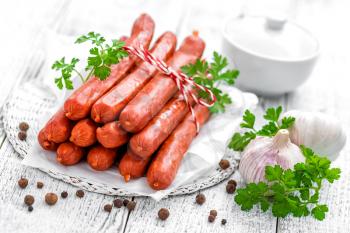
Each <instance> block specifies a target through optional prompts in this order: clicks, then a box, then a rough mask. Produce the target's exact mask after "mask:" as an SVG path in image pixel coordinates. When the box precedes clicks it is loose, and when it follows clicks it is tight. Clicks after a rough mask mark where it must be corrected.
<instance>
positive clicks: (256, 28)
mask: <svg viewBox="0 0 350 233" xmlns="http://www.w3.org/2000/svg"><path fill="white" fill-rule="evenodd" d="M319 51H320V48H319V43H318V41H317V39H316V38H315V37H313V36H312V35H311V33H309V32H308V31H307V30H305V29H304V28H302V27H301V26H299V25H297V24H296V23H293V22H290V21H287V20H285V19H283V18H277V17H274V18H271V17H270V18H265V17H261V16H240V17H235V18H230V19H228V20H227V21H226V23H225V24H224V28H223V54H224V55H225V56H226V57H228V59H229V60H230V63H231V64H235V68H237V69H238V70H239V71H240V76H239V78H238V79H237V85H238V86H239V87H240V88H241V89H244V90H247V91H252V92H255V93H256V94H258V95H267V96H273V95H281V94H284V93H286V92H291V91H293V90H295V89H296V88H297V87H298V86H300V85H301V84H302V83H304V82H305V81H306V80H307V78H308V77H309V76H310V74H311V72H312V70H313V68H314V65H315V62H316V60H317V57H318V55H319Z"/></svg>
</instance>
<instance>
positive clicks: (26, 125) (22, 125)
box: [18, 122, 29, 131]
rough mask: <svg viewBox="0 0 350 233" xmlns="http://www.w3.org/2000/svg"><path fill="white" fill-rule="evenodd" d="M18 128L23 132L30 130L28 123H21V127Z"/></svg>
mask: <svg viewBox="0 0 350 233" xmlns="http://www.w3.org/2000/svg"><path fill="white" fill-rule="evenodd" d="M18 128H19V129H20V130H21V131H27V130H28V129H29V125H28V123H27V122H21V123H19V126H18Z"/></svg>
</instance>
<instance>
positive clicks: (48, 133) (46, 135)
mask: <svg viewBox="0 0 350 233" xmlns="http://www.w3.org/2000/svg"><path fill="white" fill-rule="evenodd" d="M72 127H73V122H71V121H70V120H69V119H68V118H67V117H66V116H65V115H64V110H63V108H61V109H60V110H58V111H57V112H56V113H55V114H54V115H53V116H52V117H51V119H50V120H49V121H48V122H47V123H46V125H45V126H44V128H43V129H41V131H40V132H39V134H38V141H39V144H40V145H41V146H42V148H44V149H45V150H55V149H56V148H57V145H56V144H59V143H62V142H65V141H67V140H68V138H69V136H70V133H71V130H72Z"/></svg>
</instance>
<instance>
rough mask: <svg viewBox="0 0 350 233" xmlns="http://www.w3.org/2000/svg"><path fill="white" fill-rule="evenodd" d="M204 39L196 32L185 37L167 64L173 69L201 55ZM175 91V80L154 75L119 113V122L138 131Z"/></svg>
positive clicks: (125, 127) (129, 129) (177, 68)
mask: <svg viewBox="0 0 350 233" xmlns="http://www.w3.org/2000/svg"><path fill="white" fill-rule="evenodd" d="M204 47H205V43H204V41H203V40H202V39H201V38H199V37H198V35H197V34H194V35H191V36H188V37H186V38H185V40H184V42H183V43H182V45H181V47H180V49H179V50H178V51H176V52H175V54H174V56H173V57H172V59H171V60H170V61H169V62H168V65H169V66H170V67H172V68H173V69H175V70H179V69H180V68H181V67H182V66H184V65H187V64H189V63H193V62H195V61H196V59H198V58H199V57H201V55H202V53H203V50H204ZM176 92H177V86H176V84H175V82H174V81H173V80H172V79H171V78H169V77H167V76H166V75H164V74H158V75H156V76H155V77H154V78H153V79H152V80H150V81H149V82H148V83H147V84H146V86H145V87H144V88H143V89H142V90H141V91H140V92H139V93H138V94H137V95H136V96H135V98H134V99H132V100H131V101H130V103H129V104H128V105H127V106H126V107H125V108H124V110H123V111H122V112H121V114H120V118H119V120H120V123H121V124H122V126H123V128H124V129H125V130H127V131H129V132H133V133H136V132H139V131H140V130H141V129H142V128H144V127H145V126H146V125H147V123H148V122H149V121H150V120H151V119H152V118H153V117H154V116H155V115H156V114H157V113H158V112H159V111H160V110H161V109H162V108H163V106H164V105H165V104H166V103H167V102H168V101H169V99H170V98H171V97H172V96H173V95H174V94H175V93H176Z"/></svg>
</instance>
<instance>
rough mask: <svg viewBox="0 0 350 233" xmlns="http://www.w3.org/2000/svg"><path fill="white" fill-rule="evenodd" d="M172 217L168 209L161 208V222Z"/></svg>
mask: <svg viewBox="0 0 350 233" xmlns="http://www.w3.org/2000/svg"><path fill="white" fill-rule="evenodd" d="M169 215H170V212H169V210H168V209H166V208H161V209H160V210H159V211H158V217H159V218H160V219H161V220H163V221H164V220H166V219H167V218H168V217H169Z"/></svg>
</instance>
